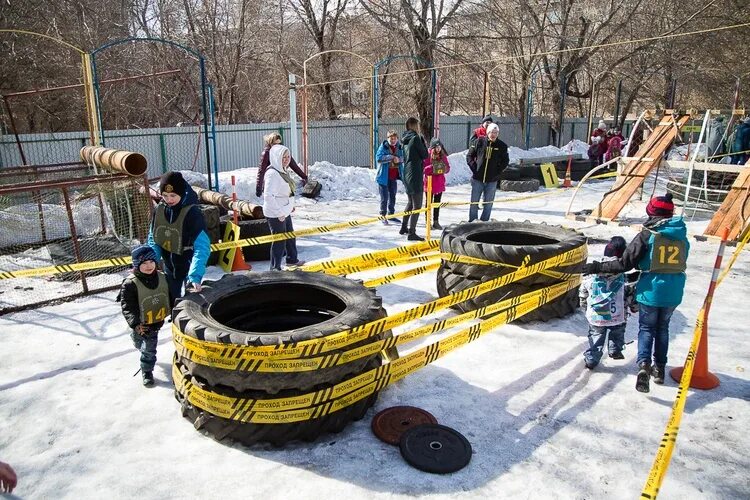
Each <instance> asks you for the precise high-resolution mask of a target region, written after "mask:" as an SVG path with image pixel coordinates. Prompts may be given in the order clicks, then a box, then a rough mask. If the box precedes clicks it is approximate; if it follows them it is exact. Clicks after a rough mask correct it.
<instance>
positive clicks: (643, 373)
mask: <svg viewBox="0 0 750 500" xmlns="http://www.w3.org/2000/svg"><path fill="white" fill-rule="evenodd" d="M638 368H639V370H638V376H637V377H636V381H635V390H636V391H638V392H649V390H650V389H649V386H648V382H649V379H650V378H651V363H649V362H648V361H641V362H640V363H638Z"/></svg>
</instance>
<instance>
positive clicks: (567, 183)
mask: <svg viewBox="0 0 750 500" xmlns="http://www.w3.org/2000/svg"><path fill="white" fill-rule="evenodd" d="M572 163H573V155H568V168H566V169H565V180H563V183H562V187H564V188H569V187H573V184H572V183H571V182H570V166H571V164H572Z"/></svg>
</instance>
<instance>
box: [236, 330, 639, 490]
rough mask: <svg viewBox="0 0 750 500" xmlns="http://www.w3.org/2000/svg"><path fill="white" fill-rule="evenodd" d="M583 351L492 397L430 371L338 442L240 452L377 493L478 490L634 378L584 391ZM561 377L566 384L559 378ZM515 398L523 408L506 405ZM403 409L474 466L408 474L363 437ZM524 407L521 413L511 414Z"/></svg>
mask: <svg viewBox="0 0 750 500" xmlns="http://www.w3.org/2000/svg"><path fill="white" fill-rule="evenodd" d="M582 349H583V345H582V344H581V343H578V344H577V345H576V346H575V347H573V348H572V349H570V350H569V351H568V352H566V353H564V354H563V355H561V356H559V357H558V358H556V359H554V360H552V361H550V362H549V363H547V364H545V365H543V366H539V367H536V368H534V369H531V370H529V371H527V372H525V373H524V374H523V375H522V376H521V377H518V378H517V379H515V380H512V381H510V382H508V383H507V384H505V385H503V386H502V387H501V388H499V389H497V390H495V391H488V390H485V389H483V388H479V387H476V386H474V385H472V384H470V383H467V382H466V381H464V380H462V379H461V378H459V377H457V376H456V375H455V374H454V373H453V372H452V371H450V370H447V369H444V368H440V367H437V366H428V367H426V368H425V369H423V370H419V371H418V372H416V373H413V374H411V375H409V381H410V383H409V386H408V387H405V385H406V383H405V382H404V381H401V382H398V383H396V384H395V385H394V386H391V387H389V388H388V389H386V390H385V391H384V392H383V393H382V394H381V399H380V401H379V403H378V404H377V405H376V408H374V409H370V411H369V412H368V413H367V415H366V416H365V418H364V419H363V420H362V421H360V422H355V423H353V424H351V425H350V426H349V427H348V428H347V429H345V430H344V431H342V432H341V433H340V434H329V435H326V436H323V437H321V438H320V439H319V440H318V441H316V442H315V443H312V444H308V443H292V444H290V445H287V446H285V447H284V448H283V449H277V448H273V447H271V446H266V445H257V446H253V447H244V446H242V445H235V446H236V447H237V448H238V449H241V450H243V451H245V452H246V453H249V454H251V455H254V456H257V457H261V458H264V459H270V460H274V461H277V462H279V463H283V464H284V465H286V466H290V467H299V468H302V469H304V470H307V471H310V472H313V473H316V474H319V475H321V476H325V477H330V478H334V479H337V480H340V481H345V482H348V483H354V484H357V485H359V486H361V487H362V488H366V489H369V490H372V491H378V492H389V493H394V494H406V495H423V494H432V493H451V492H463V491H471V490H475V489H477V488H481V487H482V486H484V485H486V484H487V483H489V482H490V481H493V480H495V479H496V478H497V477H499V476H501V475H503V474H504V473H506V472H508V471H509V470H510V469H511V468H513V467H514V466H516V465H518V464H522V463H524V462H526V461H528V460H529V459H530V458H531V457H532V455H533V454H534V452H535V451H536V450H537V449H538V448H539V447H541V446H543V445H545V444H546V443H547V441H548V440H549V439H550V438H551V437H552V436H553V435H555V434H556V433H557V432H558V431H560V430H561V429H563V428H565V426H567V425H568V424H569V423H571V422H573V421H574V420H576V417H577V416H578V415H579V414H581V413H584V412H586V411H587V410H589V409H590V408H592V407H593V406H594V405H595V404H596V403H597V402H598V401H599V399H600V398H602V397H603V396H604V395H606V394H607V393H609V392H611V391H612V389H613V388H614V387H615V386H616V385H617V384H618V383H620V382H621V381H622V380H623V378H625V377H628V376H631V375H632V374H631V373H630V372H629V370H627V369H624V368H621V367H619V366H617V367H613V368H610V369H609V370H606V369H605V370H601V371H602V372H603V373H604V374H606V375H607V376H608V378H607V379H606V381H605V382H604V383H601V384H599V385H596V386H592V387H587V385H588V383H589V379H590V377H591V372H589V371H588V370H584V369H582V364H579V363H571V362H572V361H573V360H575V359H577V358H579V357H580V355H581V352H582ZM603 368H609V367H603ZM561 370H562V371H563V374H562V376H561V375H560V374H559V373H556V372H559V371H561ZM550 376H553V377H554V382H553V383H552V384H551V385H550V386H549V387H548V388H546V390H544V391H543V392H541V396H539V397H536V396H534V397H532V398H530V399H532V400H530V401H527V399H529V397H527V396H525V395H524V394H523V393H524V391H526V390H527V389H529V388H531V387H533V386H535V385H537V384H543V385H544V384H546V383H547V381H548V379H549V377H550ZM599 378H601V374H600V375H599ZM536 394H539V391H537V393H536ZM517 396H518V397H521V399H523V401H522V402H521V403H518V402H517V401H514V402H513V404H512V405H509V403H510V401H511V399H513V398H515V397H517ZM404 404H407V405H414V406H418V407H421V408H424V409H426V410H428V411H430V412H431V413H433V414H434V415H435V417H436V418H437V419H438V421H439V422H440V423H442V424H444V425H447V426H449V427H452V428H454V429H456V430H458V431H459V432H461V433H462V434H464V435H465V436H466V438H467V439H468V440H469V442H470V443H471V444H472V448H473V455H472V460H471V463H469V465H468V466H467V467H466V468H464V469H462V470H461V471H458V472H456V473H453V474H448V475H444V476H443V475H435V474H428V473H424V472H421V471H418V470H416V469H414V468H412V467H410V466H409V465H408V464H407V463H406V462H405V461H404V460H403V459H402V458H401V456H400V453H399V449H398V447H397V446H390V445H387V444H385V443H383V442H381V441H379V440H378V439H377V438H376V437H375V436H374V435H373V434H372V433H371V432H370V431H369V430H367V431H364V432H363V430H364V429H367V428H368V427H369V426H370V421H371V419H372V417H373V416H374V415H375V413H376V411H378V410H380V409H383V408H386V407H389V406H396V405H404ZM523 405H525V407H524V408H523V409H521V410H520V411H517V410H510V409H509V406H512V407H513V408H516V407H518V406H523ZM591 432H592V433H593V432H594V431H591ZM592 439H593V436H592ZM569 477H570V479H569V481H570V482H571V485H573V487H575V485H577V484H578V485H580V481H582V480H585V477H575V476H574V475H573V474H570V475H569Z"/></svg>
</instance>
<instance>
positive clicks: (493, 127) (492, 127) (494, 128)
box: [487, 123, 500, 135]
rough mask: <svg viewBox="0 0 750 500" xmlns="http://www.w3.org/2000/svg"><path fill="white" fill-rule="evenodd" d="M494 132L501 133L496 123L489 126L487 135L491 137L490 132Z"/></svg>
mask: <svg viewBox="0 0 750 500" xmlns="http://www.w3.org/2000/svg"><path fill="white" fill-rule="evenodd" d="M493 130H497V133H498V134H499V133H500V127H498V126H497V124H496V123H490V124H489V125H487V135H490V132H492V131H493Z"/></svg>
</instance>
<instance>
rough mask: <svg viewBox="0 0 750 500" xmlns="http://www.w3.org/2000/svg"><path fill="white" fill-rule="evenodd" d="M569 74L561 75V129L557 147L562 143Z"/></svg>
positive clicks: (558, 133) (558, 134)
mask: <svg viewBox="0 0 750 500" xmlns="http://www.w3.org/2000/svg"><path fill="white" fill-rule="evenodd" d="M567 80H568V79H567V76H566V75H561V76H560V130H559V131H558V132H557V147H558V148H559V147H560V144H562V134H563V124H564V123H565V94H566V93H567V92H566V89H567V88H568V87H567V85H568V82H567Z"/></svg>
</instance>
